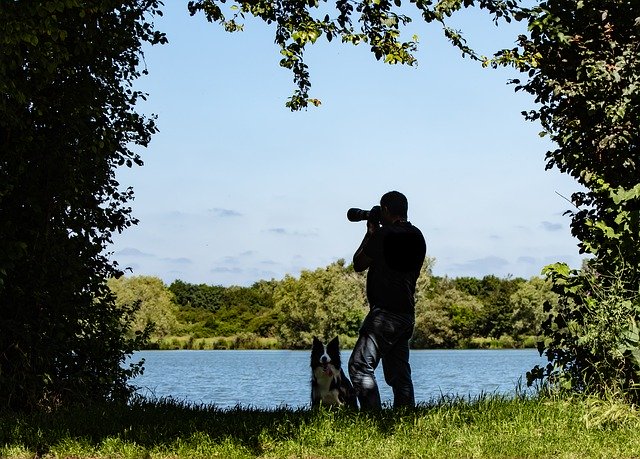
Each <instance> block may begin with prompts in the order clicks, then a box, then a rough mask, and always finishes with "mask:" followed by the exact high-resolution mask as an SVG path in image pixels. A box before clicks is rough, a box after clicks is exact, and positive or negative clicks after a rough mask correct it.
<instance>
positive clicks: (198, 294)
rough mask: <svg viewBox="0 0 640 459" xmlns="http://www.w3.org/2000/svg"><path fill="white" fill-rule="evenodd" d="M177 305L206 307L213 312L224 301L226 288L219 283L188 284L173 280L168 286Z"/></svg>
mask: <svg viewBox="0 0 640 459" xmlns="http://www.w3.org/2000/svg"><path fill="white" fill-rule="evenodd" d="M169 290H170V291H171V293H173V294H174V295H175V302H176V304H177V305H179V306H190V307H192V308H202V309H207V310H209V311H211V312H215V311H217V310H218V309H220V307H222V306H223V305H224V304H225V302H226V296H225V293H226V290H227V289H226V288H225V287H222V286H221V285H206V284H197V285H196V284H189V283H187V282H184V281H181V280H179V279H178V280H175V281H173V282H172V283H171V285H170V286H169Z"/></svg>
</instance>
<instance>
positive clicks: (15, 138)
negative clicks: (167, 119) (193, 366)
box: [0, 0, 166, 409]
mask: <svg viewBox="0 0 640 459" xmlns="http://www.w3.org/2000/svg"><path fill="white" fill-rule="evenodd" d="M159 4H160V2H159V1H157V0H101V1H99V2H98V1H91V2H90V1H84V0H65V1H47V2H34V1H30V0H13V1H2V3H1V6H0V54H1V55H2V58H1V59H0V152H1V153H0V409H2V408H6V407H9V408H14V409H27V408H36V407H42V406H44V407H51V406H56V405H59V404H63V403H67V402H71V401H77V400H105V399H109V400H112V399H124V398H126V397H127V395H128V394H129V386H128V385H127V378H128V377H130V376H132V375H134V374H136V373H137V372H138V371H139V367H138V366H135V365H134V366H131V367H127V366H124V365H123V363H124V361H125V358H126V356H127V355H129V354H130V353H131V352H132V351H133V349H135V348H136V347H138V346H139V345H140V340H138V339H133V340H131V339H127V338H125V336H124V332H125V330H126V329H127V328H128V321H129V320H130V319H131V313H132V311H130V310H127V309H122V308H117V307H115V304H114V297H113V295H112V294H111V293H110V292H109V289H108V288H107V286H106V279H107V278H109V277H114V276H118V275H119V274H120V270H119V269H118V267H117V266H116V265H115V263H114V262H112V261H111V260H110V259H109V258H108V254H106V253H105V250H106V249H107V247H108V246H109V244H110V243H111V235H112V234H113V232H121V231H123V230H124V229H126V228H127V227H129V226H131V225H132V224H134V223H135V222H136V220H135V219H134V218H132V217H131V215H130V212H131V209H130V208H129V207H128V205H127V203H128V201H129V200H130V199H131V198H132V191H131V189H124V190H123V189H122V188H121V187H120V185H119V183H118V182H117V181H116V178H115V170H116V168H117V167H118V166H124V165H126V166H129V167H130V166H132V165H133V164H142V161H141V159H140V157H139V155H138V154H137V153H136V152H135V151H134V148H135V147H140V146H146V145H147V144H148V143H149V140H150V136H151V135H152V134H153V133H154V132H156V127H155V124H154V122H153V120H150V119H146V118H145V117H143V116H141V115H140V114H138V113H137V112H136V111H135V106H136V103H137V102H138V101H139V100H140V99H141V98H144V95H143V94H142V93H140V92H139V91H137V90H135V89H134V88H133V83H134V80H136V79H137V78H138V77H139V76H140V74H141V73H142V72H143V71H144V70H143V69H141V68H140V58H141V56H142V46H143V44H144V43H160V42H164V41H166V40H165V38H164V36H163V35H162V34H160V33H159V32H156V31H154V29H153V25H152V24H151V23H150V22H148V18H149V17H150V16H152V15H153V14H156V13H158V6H159Z"/></svg>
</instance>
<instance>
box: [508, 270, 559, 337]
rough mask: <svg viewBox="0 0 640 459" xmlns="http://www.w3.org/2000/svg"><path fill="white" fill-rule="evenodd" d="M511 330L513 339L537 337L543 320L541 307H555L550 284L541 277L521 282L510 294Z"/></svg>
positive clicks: (556, 298)
mask: <svg viewBox="0 0 640 459" xmlns="http://www.w3.org/2000/svg"><path fill="white" fill-rule="evenodd" d="M509 302H510V304H511V330H512V336H513V338H518V337H520V336H538V335H540V334H541V333H542V322H543V321H544V319H545V314H544V310H543V305H544V304H545V303H547V304H549V305H551V306H556V305H557V304H558V295H556V294H555V293H553V292H552V291H551V282H550V281H549V279H544V278H542V277H532V278H531V279H529V280H528V281H527V282H523V283H521V284H520V285H519V286H518V289H517V290H516V291H515V292H513V293H512V294H511V297H510V301H509Z"/></svg>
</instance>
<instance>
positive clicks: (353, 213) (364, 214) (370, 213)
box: [347, 206, 382, 223]
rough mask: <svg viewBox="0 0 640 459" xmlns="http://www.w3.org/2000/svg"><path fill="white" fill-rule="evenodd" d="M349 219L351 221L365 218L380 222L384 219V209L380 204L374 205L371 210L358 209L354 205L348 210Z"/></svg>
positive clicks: (359, 220)
mask: <svg viewBox="0 0 640 459" xmlns="http://www.w3.org/2000/svg"><path fill="white" fill-rule="evenodd" d="M347 220H349V221H350V222H361V221H363V220H367V221H369V220H370V221H374V222H378V223H380V222H381V221H382V209H381V208H380V206H373V207H372V208H371V210H363V209H358V208H357V207H352V208H351V209H349V210H348V211H347Z"/></svg>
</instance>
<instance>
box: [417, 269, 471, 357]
mask: <svg viewBox="0 0 640 459" xmlns="http://www.w3.org/2000/svg"><path fill="white" fill-rule="evenodd" d="M441 282H444V283H446V285H447V286H448V287H445V288H441V289H439V290H440V292H439V293H438V294H436V295H435V296H433V297H431V298H425V299H423V300H419V301H418V303H417V305H416V327H415V332H414V336H413V340H412V342H413V346H414V347H417V348H455V347H463V346H465V345H466V344H467V341H468V340H469V339H470V338H471V337H472V336H474V335H476V334H477V332H478V323H479V321H480V319H481V318H482V311H483V304H482V303H481V302H480V300H479V299H477V298H476V297H474V296H472V295H469V294H468V293H465V292H461V291H460V290H458V289H456V288H455V286H454V283H453V282H451V281H450V280H448V279H444V280H442V281H441Z"/></svg>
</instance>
